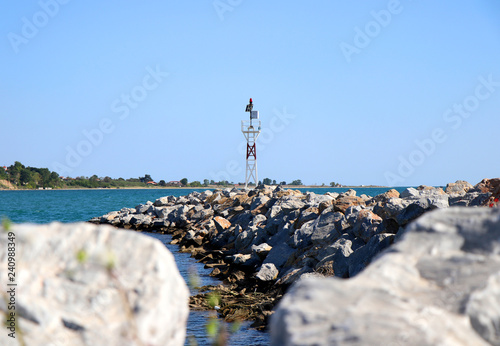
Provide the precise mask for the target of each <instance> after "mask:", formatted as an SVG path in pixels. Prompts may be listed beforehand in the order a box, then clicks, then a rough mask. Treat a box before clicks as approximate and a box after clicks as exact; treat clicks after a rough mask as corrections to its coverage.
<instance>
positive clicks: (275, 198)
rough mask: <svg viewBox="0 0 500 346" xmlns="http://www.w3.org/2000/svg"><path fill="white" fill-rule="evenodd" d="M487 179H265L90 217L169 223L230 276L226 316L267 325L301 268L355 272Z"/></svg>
mask: <svg viewBox="0 0 500 346" xmlns="http://www.w3.org/2000/svg"><path fill="white" fill-rule="evenodd" d="M488 181H489V180H488ZM491 181H493V179H492V180H491ZM486 182H487V180H484V181H483V182H482V184H478V185H476V186H472V185H471V184H469V183H467V182H464V181H457V182H456V183H451V184H448V185H447V186H446V188H445V189H442V188H435V187H428V186H420V187H418V188H408V189H406V190H404V191H402V192H401V193H399V192H398V191H396V190H389V191H387V192H385V193H384V194H381V195H378V196H373V197H371V196H366V195H361V196H357V195H356V191H354V190H349V191H347V192H344V193H340V194H339V193H331V192H328V193H326V194H324V195H317V194H314V193H311V192H307V193H302V192H300V191H294V190H283V189H282V188H281V187H269V186H259V187H257V188H255V189H252V190H249V189H225V190H215V191H204V192H192V193H190V194H189V195H187V196H181V197H173V196H168V197H163V198H159V199H157V200H156V201H154V202H151V201H149V202H147V203H145V204H140V205H138V206H136V207H135V208H124V209H122V210H120V211H113V212H110V213H108V214H106V215H103V216H101V217H96V218H94V219H92V220H91V222H95V223H107V224H111V225H114V226H117V227H123V228H132V229H137V230H147V231H159V232H167V233H171V234H172V235H173V241H172V243H176V244H178V245H179V246H180V247H181V250H183V251H186V252H190V253H192V254H193V256H195V257H196V258H198V259H199V260H200V261H201V262H204V263H205V264H206V266H207V267H209V268H213V271H212V274H211V275H213V276H216V277H218V278H220V279H222V280H224V281H223V282H224V285H220V287H210V289H213V290H217V291H218V292H219V293H220V294H221V296H222V303H221V307H220V309H219V312H220V313H221V314H222V316H224V317H225V318H226V319H227V320H233V319H238V318H250V319H254V320H256V321H257V325H260V326H263V325H265V323H266V318H267V317H268V316H270V315H271V314H272V310H273V307H274V303H275V302H276V301H278V300H279V299H280V298H281V297H282V295H283V293H284V292H285V291H286V289H287V288H288V287H289V286H290V285H292V284H293V283H294V282H296V281H297V280H299V279H300V278H303V277H307V276H335V277H339V278H351V277H354V276H356V275H357V274H358V273H360V272H361V271H362V270H363V269H364V268H366V267H367V266H368V264H369V263H370V262H371V261H372V260H373V259H374V258H375V256H377V255H378V254H379V253H381V252H382V251H383V250H384V249H386V248H388V247H389V246H390V245H391V244H393V242H394V241H395V240H397V239H398V238H399V237H400V236H401V234H402V233H403V231H404V229H405V228H407V227H408V225H409V224H410V223H411V222H412V221H413V220H415V219H417V218H418V217H420V216H421V215H422V214H424V213H426V212H428V211H432V210H434V209H442V208H448V207H450V206H466V207H471V206H483V205H485V204H487V203H488V201H489V200H490V198H491V197H492V192H493V191H491V189H492V188H493V185H492V184H491V183H490V184H487V183H486ZM262 293H265V295H264V296H263V295H262ZM259 294H260V295H259ZM263 297H265V299H264V298H263ZM203 301H204V300H203V297H192V298H191V306H192V307H197V308H204V306H205V305H206V304H204V303H203Z"/></svg>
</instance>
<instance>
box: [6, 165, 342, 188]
mask: <svg viewBox="0 0 500 346" xmlns="http://www.w3.org/2000/svg"><path fill="white" fill-rule="evenodd" d="M2 180H3V181H4V183H2ZM5 181H7V182H8V183H10V185H11V186H14V187H15V188H18V189H64V188H127V187H129V188H131V187H145V186H151V187H156V186H161V187H193V188H197V187H199V188H203V187H214V186H215V187H227V186H234V185H236V184H234V183H233V182H228V181H219V182H215V181H214V180H209V179H204V180H203V182H200V181H198V180H195V181H192V182H189V181H188V179H187V178H182V179H181V180H179V181H169V182H166V181H165V180H160V181H159V182H155V181H154V180H153V178H152V177H151V176H150V175H149V174H145V175H144V177H139V178H129V179H124V178H118V179H113V178H111V177H108V176H106V177H98V176H97V175H93V176H91V177H84V176H80V177H76V178H71V177H61V176H59V174H58V173H57V172H52V171H50V170H49V169H48V168H37V167H29V166H28V167H26V166H25V165H23V164H22V163H21V162H19V161H16V162H15V163H14V164H13V165H10V166H8V167H6V166H3V167H2V166H0V189H1V188H8V187H9V186H8V185H9V184H5ZM240 184H241V183H240ZM258 184H259V185H260V184H264V185H293V186H302V185H304V184H303V183H302V181H301V180H300V179H296V180H294V181H292V182H291V183H290V184H287V183H286V181H280V182H278V181H277V180H272V179H270V178H264V179H263V180H262V181H259V182H258ZM249 185H251V186H252V185H253V186H255V184H249ZM322 186H325V184H323V185H322ZM330 186H332V187H338V186H341V185H340V184H338V183H335V182H332V183H330Z"/></svg>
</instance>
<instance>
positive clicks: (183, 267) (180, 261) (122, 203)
mask: <svg viewBox="0 0 500 346" xmlns="http://www.w3.org/2000/svg"><path fill="white" fill-rule="evenodd" d="M396 189H397V190H398V191H403V190H404V189H405V187H398V188H396ZM204 190H205V189H137V190H135V189H123V190H114V189H113V190H111V189H102V190H43V191H41V190H27V191H0V218H3V217H7V218H9V219H10V220H12V221H13V222H15V223H22V222H30V223H39V224H43V223H49V222H53V221H58V222H77V221H88V220H90V219H91V218H92V217H94V216H101V215H104V214H106V213H108V212H110V211H114V210H120V209H121V208H124V207H129V208H133V207H135V206H136V205H138V204H141V203H146V202H147V201H152V202H154V201H155V200H156V199H157V198H160V197H163V196H169V195H171V196H182V195H187V194H189V193H191V192H192V191H204ZM299 190H301V191H303V192H305V191H311V192H314V193H317V194H324V193H326V192H329V191H330V192H338V193H342V192H345V191H347V190H348V189H347V188H316V189H311V188H309V189H307V188H304V189H299ZM387 190H389V188H358V189H356V192H357V195H358V196H359V195H361V194H366V195H369V196H376V195H378V194H380V193H383V192H385V191H387ZM148 234H149V235H150V236H152V237H154V238H157V239H159V240H160V241H162V242H163V243H164V244H165V246H166V247H167V248H168V249H169V250H170V251H171V252H172V253H173V254H174V256H175V260H176V263H177V266H178V268H179V271H180V272H181V274H182V276H183V277H184V279H185V280H187V278H188V272H189V270H195V271H197V272H198V274H199V276H200V280H201V285H209V284H218V281H217V280H215V279H213V278H211V277H210V276H208V274H209V273H210V270H209V269H205V268H204V267H203V265H202V264H200V263H196V261H195V260H194V259H193V258H191V257H190V256H189V254H183V253H179V252H178V251H177V250H178V249H177V246H175V245H170V244H169V242H170V236H169V235H160V234H152V233H148ZM193 293H195V292H193ZM207 318H208V312H200V311H192V312H191V313H190V315H189V321H188V326H187V335H194V336H195V337H196V339H197V342H198V344H199V345H210V343H211V342H210V339H209V338H208V336H207V334H206V331H205V324H206V322H207ZM249 325H250V323H248V322H246V323H244V324H243V325H242V328H241V329H240V331H239V332H238V333H236V334H233V335H232V336H231V338H230V340H229V345H267V344H269V335H268V334H267V333H264V332H258V331H256V330H254V329H252V328H250V327H249ZM188 344H189V342H188V340H187V339H186V345H188Z"/></svg>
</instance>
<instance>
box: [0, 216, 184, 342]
mask: <svg viewBox="0 0 500 346" xmlns="http://www.w3.org/2000/svg"><path fill="white" fill-rule="evenodd" d="M0 230H1V233H0V277H2V280H3V281H2V282H3V283H4V284H5V283H7V281H6V280H7V278H9V280H10V281H8V283H10V284H12V283H13V282H14V283H15V284H16V285H15V286H4V287H3V288H4V289H5V291H4V293H2V299H1V300H0V311H1V312H2V318H3V321H4V324H5V325H4V326H3V331H2V333H1V334H0V344H2V345H184V339H185V332H186V322H187V317H188V313H189V307H188V300H189V290H188V289H187V287H186V284H185V282H184V280H183V279H182V277H181V275H180V273H179V271H178V269H177V266H176V264H175V260H174V257H173V255H172V254H171V253H170V252H169V251H168V250H167V249H166V248H165V246H164V245H163V244H162V243H161V242H160V241H158V240H156V239H153V238H151V237H148V236H143V235H141V234H137V233H135V232H124V231H118V230H116V229H114V228H112V227H110V226H106V225H100V226H96V225H92V224H89V223H75V224H60V223H51V224H48V225H28V224H21V225H14V226H12V228H11V229H10V230H6V229H2V228H1V227H0ZM12 244H14V245H12ZM11 279H13V280H14V281H12V280H11ZM8 290H10V291H8ZM11 313H14V314H15V315H14V317H13V320H12V317H11ZM5 316H7V317H8V318H6V317H5ZM9 318H10V319H11V320H9ZM5 327H7V329H6V328H5ZM9 328H12V329H9ZM10 333H13V336H15V338H13V337H10V336H9V335H8V334H10Z"/></svg>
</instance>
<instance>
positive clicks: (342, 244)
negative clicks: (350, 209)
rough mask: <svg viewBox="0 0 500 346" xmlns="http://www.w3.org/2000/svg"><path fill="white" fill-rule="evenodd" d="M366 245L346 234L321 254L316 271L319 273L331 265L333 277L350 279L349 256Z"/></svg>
mask: <svg viewBox="0 0 500 346" xmlns="http://www.w3.org/2000/svg"><path fill="white" fill-rule="evenodd" d="M364 245H365V243H364V242H363V241H362V240H359V239H356V238H354V237H352V236H351V235H349V234H347V233H345V234H343V235H342V237H341V238H339V239H337V241H336V242H335V243H333V244H332V245H329V246H327V247H326V248H324V249H323V250H322V251H321V252H320V254H319V255H318V257H317V259H318V263H317V264H316V267H315V269H316V270H317V271H318V270H320V269H321V268H324V266H325V265H326V264H329V263H330V265H331V269H332V271H333V275H335V276H337V277H341V278H347V277H349V256H350V255H351V254H352V253H353V252H354V251H356V250H357V249H358V248H360V247H361V246H364Z"/></svg>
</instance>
